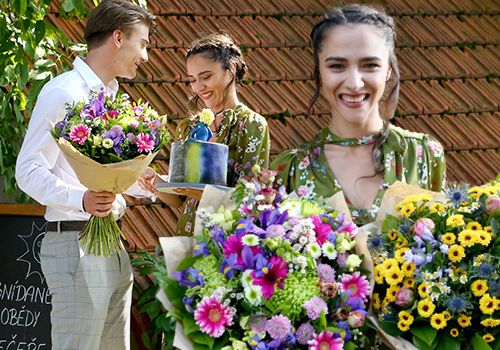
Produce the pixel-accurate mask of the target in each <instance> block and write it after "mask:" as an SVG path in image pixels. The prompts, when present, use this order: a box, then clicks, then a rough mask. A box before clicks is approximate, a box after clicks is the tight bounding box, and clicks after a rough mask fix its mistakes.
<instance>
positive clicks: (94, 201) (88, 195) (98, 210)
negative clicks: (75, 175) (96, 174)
mask: <svg viewBox="0 0 500 350" xmlns="http://www.w3.org/2000/svg"><path fill="white" fill-rule="evenodd" d="M115 198H116V195H115V194H114V193H111V192H94V191H91V190H87V192H85V194H84V195H83V210H84V211H85V212H86V213H89V214H91V215H94V216H100V217H105V216H108V215H109V213H111V209H112V207H113V202H114V200H115Z"/></svg>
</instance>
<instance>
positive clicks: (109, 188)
mask: <svg viewBox="0 0 500 350" xmlns="http://www.w3.org/2000/svg"><path fill="white" fill-rule="evenodd" d="M57 145H58V146H59V149H60V150H61V152H63V153H64V156H65V158H66V160H67V161H68V163H69V165H70V166H71V167H72V168H73V170H74V171H75V173H76V176H77V177H78V180H80V182H81V183H82V185H84V186H85V187H87V188H88V189H89V190H91V191H95V192H103V191H106V192H112V193H115V194H118V193H122V192H125V191H126V190H127V189H128V188H129V187H130V186H132V184H133V183H134V182H136V181H137V179H138V178H139V177H140V176H141V174H142V173H143V172H144V170H146V168H147V167H148V165H149V164H150V163H151V162H152V161H153V158H154V157H155V156H156V153H158V152H155V153H151V154H149V155H147V156H146V155H140V156H138V157H135V158H134V159H130V160H125V161H123V162H119V163H112V164H100V163H98V162H96V161H95V160H92V159H90V158H89V157H87V156H86V155H84V154H82V153H81V152H79V151H78V150H77V149H76V148H74V147H73V145H71V143H70V142H68V141H67V140H65V139H64V138H62V137H60V138H59V140H58V142H57Z"/></svg>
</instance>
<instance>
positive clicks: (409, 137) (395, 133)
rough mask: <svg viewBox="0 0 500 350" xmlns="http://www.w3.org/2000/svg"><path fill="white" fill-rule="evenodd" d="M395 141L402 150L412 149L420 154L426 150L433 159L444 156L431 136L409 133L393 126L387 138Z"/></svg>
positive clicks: (439, 146) (440, 147) (442, 150)
mask: <svg viewBox="0 0 500 350" xmlns="http://www.w3.org/2000/svg"><path fill="white" fill-rule="evenodd" d="M391 135H392V138H394V139H396V140H395V141H396V142H398V143H399V145H400V146H401V147H402V148H403V150H406V151H408V150H409V149H414V150H416V151H417V152H420V151H419V150H421V149H427V150H428V151H429V152H430V153H432V154H433V155H434V156H435V157H442V156H443V154H444V149H443V146H442V145H441V144H440V143H439V141H437V140H436V139H435V138H434V137H433V136H431V135H429V134H426V133H422V132H415V131H409V130H406V129H403V128H400V127H398V126H395V125H391V126H390V134H389V137H390V138H391Z"/></svg>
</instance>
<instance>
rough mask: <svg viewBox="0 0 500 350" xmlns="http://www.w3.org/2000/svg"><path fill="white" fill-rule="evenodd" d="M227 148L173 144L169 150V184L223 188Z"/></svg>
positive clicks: (197, 143)
mask: <svg viewBox="0 0 500 350" xmlns="http://www.w3.org/2000/svg"><path fill="white" fill-rule="evenodd" d="M228 152H229V148H228V147H227V146H226V145H223V144H220V143H214V142H206V141H198V140H192V139H190V140H187V141H182V142H173V143H172V147H171V150H170V163H169V182H171V183H172V182H181V183H182V182H187V183H196V184H198V183H199V184H210V185H221V186H225V185H226V183H227V182H226V181H227V160H228Z"/></svg>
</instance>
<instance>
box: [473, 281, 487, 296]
mask: <svg viewBox="0 0 500 350" xmlns="http://www.w3.org/2000/svg"><path fill="white" fill-rule="evenodd" d="M470 289H471V290H472V293H473V294H474V295H475V296H476V297H481V296H483V295H484V293H486V292H487V291H488V282H486V280H477V281H474V282H472V284H471V285H470Z"/></svg>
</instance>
